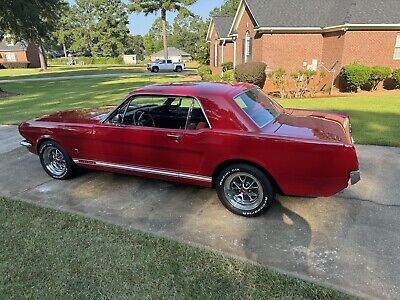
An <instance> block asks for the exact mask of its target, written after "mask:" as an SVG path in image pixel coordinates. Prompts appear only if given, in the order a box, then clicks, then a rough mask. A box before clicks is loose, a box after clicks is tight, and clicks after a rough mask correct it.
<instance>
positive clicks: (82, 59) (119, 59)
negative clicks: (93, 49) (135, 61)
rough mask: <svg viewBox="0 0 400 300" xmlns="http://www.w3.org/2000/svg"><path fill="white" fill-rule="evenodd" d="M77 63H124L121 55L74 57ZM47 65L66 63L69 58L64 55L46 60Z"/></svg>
mask: <svg viewBox="0 0 400 300" xmlns="http://www.w3.org/2000/svg"><path fill="white" fill-rule="evenodd" d="M75 60H76V63H77V64H83V65H121V64H123V63H124V59H123V57H122V56H118V57H84V56H81V57H75ZM48 62H49V65H67V64H68V62H69V59H68V58H66V57H62V58H54V59H49V60H48Z"/></svg>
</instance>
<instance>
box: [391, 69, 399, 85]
mask: <svg viewBox="0 0 400 300" xmlns="http://www.w3.org/2000/svg"><path fill="white" fill-rule="evenodd" d="M392 77H393V79H394V81H395V82H396V85H397V87H400V69H396V70H394V71H393V73H392Z"/></svg>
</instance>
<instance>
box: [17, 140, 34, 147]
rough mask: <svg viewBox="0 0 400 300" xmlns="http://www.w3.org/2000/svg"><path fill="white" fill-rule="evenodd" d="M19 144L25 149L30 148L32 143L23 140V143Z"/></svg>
mask: <svg viewBox="0 0 400 300" xmlns="http://www.w3.org/2000/svg"><path fill="white" fill-rule="evenodd" d="M19 144H20V145H21V146H24V147H27V148H30V147H32V143H31V142H29V141H28V140H23V141H21V142H20V143H19Z"/></svg>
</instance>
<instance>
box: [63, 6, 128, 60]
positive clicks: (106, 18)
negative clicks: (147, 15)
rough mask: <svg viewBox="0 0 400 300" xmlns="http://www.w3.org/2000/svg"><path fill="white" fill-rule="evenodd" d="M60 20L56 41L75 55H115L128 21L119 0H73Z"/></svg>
mask: <svg viewBox="0 0 400 300" xmlns="http://www.w3.org/2000/svg"><path fill="white" fill-rule="evenodd" d="M61 22H62V24H63V26H62V27H60V29H59V30H58V31H57V33H56V38H57V40H58V41H59V43H61V44H64V43H65V44H66V46H67V48H68V49H69V50H71V51H73V52H75V53H77V54H79V55H92V56H108V57H110V56H111V57H115V56H118V55H120V54H122V53H123V52H124V50H125V47H126V44H127V39H128V36H129V29H128V27H127V25H128V23H129V22H128V14H127V12H126V6H125V4H124V3H123V2H122V1H121V0H76V4H75V5H73V6H71V7H70V8H69V9H68V10H66V11H65V14H64V16H63V17H62V18H61Z"/></svg>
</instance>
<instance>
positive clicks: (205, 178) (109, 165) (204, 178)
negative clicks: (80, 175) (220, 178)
mask: <svg viewBox="0 0 400 300" xmlns="http://www.w3.org/2000/svg"><path fill="white" fill-rule="evenodd" d="M74 162H75V163H77V164H81V165H91V166H93V165H94V166H100V167H107V168H114V169H120V170H127V171H133V172H141V173H147V174H154V175H162V176H169V177H177V178H185V179H193V180H199V181H204V182H212V178H211V177H208V176H201V175H194V174H188V173H180V172H174V171H165V170H159V169H153V168H146V167H139V166H128V165H121V164H115V163H108V162H102V161H94V160H87V159H74Z"/></svg>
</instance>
